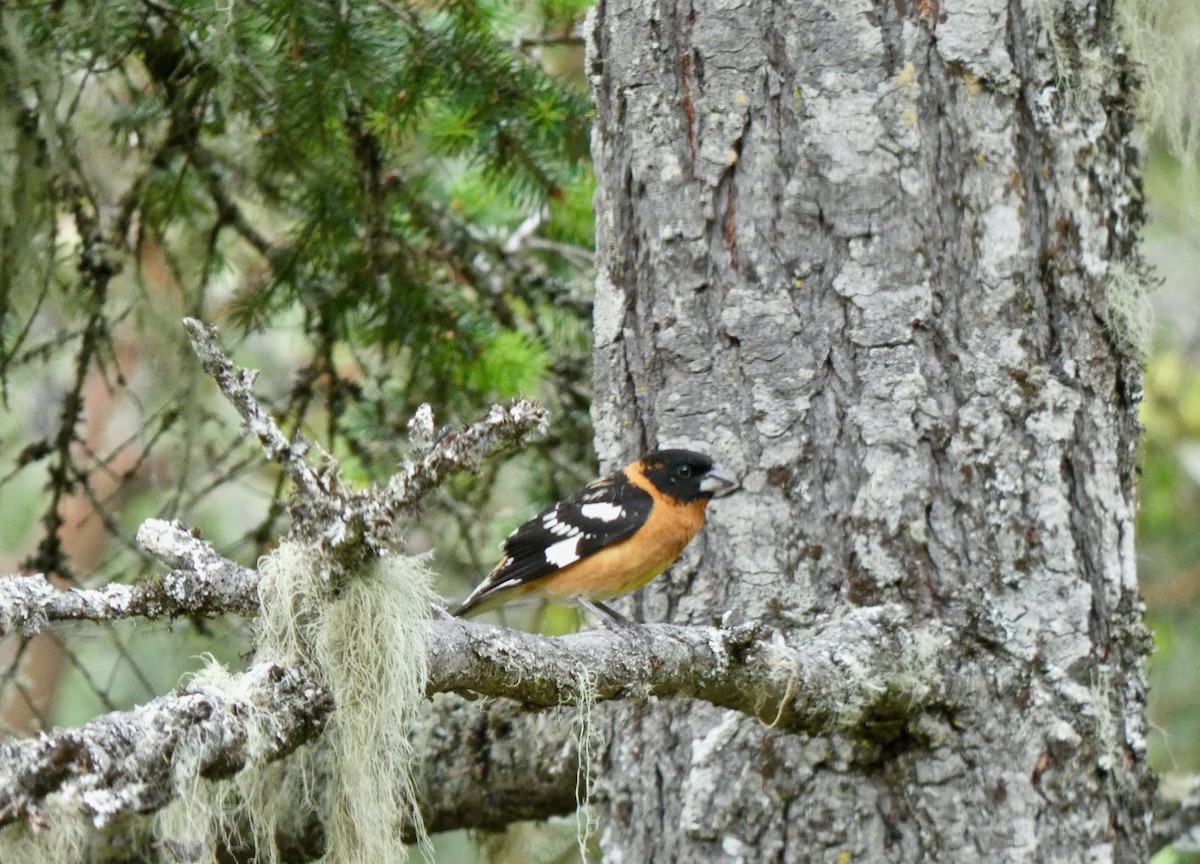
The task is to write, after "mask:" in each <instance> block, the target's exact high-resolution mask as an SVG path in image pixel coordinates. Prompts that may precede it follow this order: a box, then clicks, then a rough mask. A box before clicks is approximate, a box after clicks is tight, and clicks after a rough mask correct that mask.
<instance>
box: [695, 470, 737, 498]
mask: <svg viewBox="0 0 1200 864" xmlns="http://www.w3.org/2000/svg"><path fill="white" fill-rule="evenodd" d="M739 485H740V484H739V483H738V481H737V479H736V478H735V477H734V476H733V475H732V474H730V473H729V472H728V471H726V470H725V469H724V468H722V467H721V466H720V465H718V464H716V463H715V462H714V463H713V466H712V467H711V468H709V469H708V471H706V472H705V474H704V479H703V480H701V481H700V491H701V492H710V493H712V495H713V497H715V498H719V497H720V496H722V495H728V494H729V493H730V492H732V491H733V490H734V489H736V488H737V487H738V486H739Z"/></svg>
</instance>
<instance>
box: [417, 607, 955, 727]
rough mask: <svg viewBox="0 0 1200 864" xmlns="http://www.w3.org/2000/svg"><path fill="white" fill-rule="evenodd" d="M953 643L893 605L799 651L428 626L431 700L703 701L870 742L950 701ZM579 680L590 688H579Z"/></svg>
mask: <svg viewBox="0 0 1200 864" xmlns="http://www.w3.org/2000/svg"><path fill="white" fill-rule="evenodd" d="M949 644H950V640H949V637H948V635H947V634H946V633H945V632H944V631H942V630H940V629H938V628H936V627H929V628H925V629H922V628H914V627H912V626H911V625H910V623H909V621H908V619H907V616H905V615H904V613H903V611H902V610H901V609H900V607H896V606H878V607H870V608H861V609H855V610H853V611H852V612H850V613H849V614H847V615H845V616H844V617H842V618H838V619H835V620H833V621H830V622H828V623H827V624H825V625H824V626H823V627H821V628H820V629H819V630H818V631H816V632H815V633H813V634H810V635H809V637H808V638H806V639H805V640H804V641H803V642H800V643H799V644H795V645H792V644H789V642H788V641H787V640H785V639H784V637H783V634H782V633H780V632H779V631H777V630H773V629H772V628H769V627H765V626H761V625H757V624H748V625H743V626H740V627H734V628H730V629H719V628H715V627H678V626H674V625H670V624H648V625H641V626H636V627H631V628H628V629H625V628H622V629H612V628H605V627H593V628H592V629H590V630H585V631H583V632H580V633H576V634H573V635H570V636H564V637H559V638H550V637H546V636H535V635H531V634H528V633H521V632H517V631H514V630H501V629H499V628H494V627H482V626H479V625H471V624H466V623H464V622H462V621H460V620H458V619H454V618H451V619H445V620H441V621H437V622H434V627H433V633H432V636H431V641H430V645H429V670H430V673H429V674H430V678H429V692H431V693H435V692H445V691H457V690H469V691H473V692H476V693H480V694H483V695H486V696H500V697H505V698H508V699H513V700H515V701H517V702H520V703H522V704H524V705H527V706H534V707H547V706H553V705H563V704H568V703H573V702H576V701H578V699H579V698H580V688H581V686H584V687H586V690H587V691H588V692H587V693H585V694H584V695H585V697H588V698H594V699H596V700H597V701H606V700H610V699H628V698H645V697H647V696H660V697H671V698H685V699H702V700H704V701H706V702H711V703H712V704H713V705H718V706H720V707H723V708H731V709H733V710H735V711H740V712H741V713H743V714H748V715H750V716H752V717H757V718H758V719H759V720H762V721H763V722H764V723H769V724H770V725H772V726H776V727H779V728H784V729H789V730H792V731H796V732H804V733H806V734H809V735H817V734H821V733H827V732H831V731H836V730H838V729H841V730H853V731H854V732H855V734H859V735H869V736H873V735H874V732H873V731H872V730H878V729H879V728H881V725H887V726H892V725H895V724H897V723H902V722H903V721H905V720H906V719H907V718H910V717H913V716H915V715H916V714H918V713H920V712H921V711H922V710H926V709H927V708H928V707H929V705H930V704H931V703H932V702H935V701H940V700H942V699H944V698H945V690H946V685H945V683H944V679H943V676H942V674H941V670H940V669H939V668H938V664H939V663H940V662H941V661H942V659H943V656H944V654H945V651H944V649H945V648H946V647H948V646H949ZM581 682H586V684H585V685H581Z"/></svg>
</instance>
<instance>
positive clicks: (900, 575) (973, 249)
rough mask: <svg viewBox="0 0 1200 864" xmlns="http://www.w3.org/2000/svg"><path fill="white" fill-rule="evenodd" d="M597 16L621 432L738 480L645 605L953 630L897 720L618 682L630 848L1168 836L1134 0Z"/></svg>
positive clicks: (912, 857) (606, 417)
mask: <svg viewBox="0 0 1200 864" xmlns="http://www.w3.org/2000/svg"><path fill="white" fill-rule="evenodd" d="M589 41H590V45H589V49H590V51H589V74H590V76H591V80H592V87H593V91H594V94H595V100H596V110H597V115H596V124H595V132H594V143H593V150H594V157H595V163H596V172H597V186H598V189H597V197H596V209H597V261H598V262H599V268H600V273H599V278H598V286H597V297H596V330H595V332H596V363H595V369H596V372H595V375H596V388H595V389H596V396H595V403H594V405H595V407H594V411H593V416H594V420H595V423H596V430H597V447H598V451H599V453H600V454H601V457H602V460H603V461H604V462H605V463H606V465H609V466H611V465H616V464H619V463H621V462H623V461H624V460H625V459H626V458H627V457H628V456H630V455H631V454H634V453H637V452H639V451H642V450H645V449H647V448H649V447H652V446H658V445H686V446H694V447H696V448H698V449H703V450H706V451H708V452H710V453H712V454H713V455H714V456H716V457H717V458H719V459H720V460H721V461H722V462H724V463H725V464H727V465H729V467H731V468H733V469H735V470H736V471H737V472H738V473H740V474H742V475H743V477H744V478H745V479H744V492H743V493H742V494H741V495H740V496H737V497H735V498H732V499H728V500H726V501H721V502H718V503H716V504H714V506H713V507H712V508H711V510H710V513H711V516H710V521H709V525H708V527H707V528H706V529H705V532H704V533H703V535H702V537H701V539H700V540H699V541H698V542H697V543H695V544H693V546H692V547H691V549H690V550H689V551H688V552H687V553H686V554H685V558H684V560H683V562H682V563H681V564H679V565H677V566H676V567H675V568H674V569H673V570H672V571H671V572H670V573H669V574H668V575H667V576H666V577H664V578H661V579H659V580H657V581H656V582H655V583H652V584H651V585H650V586H649V587H648V588H647V589H646V590H645V591H643V592H642V593H641V595H640V596H639V597H638V599H637V600H636V601H635V602H634V603H633V604H632V605H633V606H634V607H635V608H634V610H633V611H634V614H637V615H639V616H640V617H642V618H643V619H644V620H647V621H671V622H675V623H710V622H713V621H714V620H718V619H720V618H722V616H726V615H728V616H729V617H730V620H732V621H733V622H739V621H757V622H762V623H766V624H769V625H771V626H775V627H779V628H781V629H783V630H784V631H785V632H789V633H790V634H792V635H793V636H794V637H798V636H800V635H801V634H803V633H804V632H805V631H807V630H810V629H811V628H813V627H814V626H816V625H817V623H818V622H820V621H822V620H824V619H825V618H826V617H827V616H830V615H834V614H838V613H839V612H841V611H844V610H845V609H846V608H847V607H854V606H873V605H876V604H881V603H899V604H903V605H905V606H906V607H907V608H908V609H909V610H910V611H911V613H912V614H913V616H914V618H915V619H916V620H926V621H929V622H937V623H939V624H941V625H944V626H948V627H949V628H951V629H952V630H953V631H954V632H955V634H956V637H955V644H954V645H953V647H952V649H951V650H952V651H953V652H954V655H955V656H957V658H958V661H957V663H958V668H957V679H956V681H955V683H954V691H955V693H954V697H953V698H952V699H951V701H952V702H954V703H955V708H954V709H953V710H952V711H947V712H944V713H941V714H937V713H931V714H927V715H925V716H924V718H923V720H922V722H921V724H919V725H918V726H917V727H915V728H912V729H909V730H908V731H906V732H905V734H903V735H900V736H898V737H894V738H890V739H889V738H886V737H883V738H877V739H874V740H871V739H850V738H847V737H844V736H838V735H833V736H828V737H815V738H807V737H803V736H797V735H790V734H787V733H784V732H781V731H779V730H776V729H771V728H768V727H766V726H764V725H763V724H761V723H759V722H758V721H756V720H754V719H752V718H749V717H746V716H744V715H737V714H733V713H731V712H728V711H725V710H722V709H719V708H715V707H712V706H709V705H698V704H663V703H652V704H648V705H631V706H616V708H615V710H614V711H613V712H612V713H611V714H610V715H608V716H609V717H610V718H611V722H610V727H609V742H610V743H609V746H608V749H607V752H606V754H605V759H604V767H603V769H602V771H601V777H602V785H601V791H600V801H599V804H600V807H601V811H602V817H603V821H604V825H605V828H604V834H603V840H602V846H603V849H604V852H605V858H606V860H608V861H614V862H619V861H626V862H635V861H655V862H690V861H696V862H700V861H704V862H707V861H721V860H740V861H814V862H817V861H819V862H833V861H840V860H853V861H897V862H906V864H913V862H933V861H937V862H943V861H956V862H974V861H979V862H992V861H1084V860H1092V861H1139V860H1144V859H1145V856H1146V850H1147V835H1148V814H1149V798H1150V787H1151V781H1150V778H1149V774H1148V772H1147V769H1146V766H1145V761H1144V745H1145V741H1144V734H1145V729H1144V721H1143V701H1144V697H1145V679H1144V674H1143V658H1144V654H1145V652H1146V650H1147V634H1146V631H1145V629H1144V627H1143V625H1142V623H1141V614H1140V613H1141V604H1140V601H1139V599H1138V597H1137V593H1136V585H1135V562H1134V554H1133V508H1134V491H1133V476H1132V475H1133V468H1134V445H1135V438H1136V431H1137V425H1136V401H1137V398H1138V391H1139V386H1140V379H1139V372H1138V366H1137V358H1136V357H1135V356H1133V355H1134V354H1135V352H1134V351H1133V350H1132V349H1131V348H1130V347H1129V345H1128V341H1127V338H1126V337H1127V334H1126V333H1125V332H1124V330H1123V329H1122V328H1123V324H1124V323H1126V322H1125V321H1124V319H1122V318H1121V316H1120V315H1119V314H1117V313H1118V310H1120V309H1121V308H1122V307H1123V301H1124V300H1125V299H1127V298H1126V297H1125V296H1124V294H1125V293H1127V292H1128V291H1129V285H1130V283H1131V281H1133V277H1132V276H1131V274H1133V273H1136V272H1137V269H1138V263H1137V260H1136V253H1135V251H1134V242H1135V236H1134V232H1135V230H1136V228H1137V226H1138V224H1139V221H1140V194H1139V189H1138V186H1137V183H1136V179H1135V176H1136V175H1135V171H1136V167H1137V164H1136V163H1137V156H1136V153H1135V152H1134V151H1133V150H1132V148H1131V147H1130V145H1129V144H1128V134H1129V130H1130V124H1131V116H1130V107H1129V102H1128V99H1129V93H1128V88H1129V87H1130V86H1131V85H1130V81H1129V72H1128V63H1127V61H1126V59H1125V58H1124V56H1123V55H1122V53H1121V52H1120V50H1119V48H1118V46H1117V43H1116V37H1115V34H1114V30H1113V20H1112V7H1111V3H1110V2H1106V0H1102V2H1085V0H970V2H954V3H945V4H939V3H938V2H937V0H928V2H927V0H915V2H903V0H901V2H895V0H874V2H871V0H849V2H845V0H805V2H796V3H766V2H754V3H747V4H737V5H730V4H723V3H711V2H705V0H693V2H684V3H678V4H673V3H664V2H632V0H600V2H599V4H598V5H597V7H596V8H595V10H594V12H593V17H592V19H591V32H590V35H589ZM701 561H702V562H703V568H701V567H700V566H699V564H700V562H701ZM842 856H845V858H843V857H842Z"/></svg>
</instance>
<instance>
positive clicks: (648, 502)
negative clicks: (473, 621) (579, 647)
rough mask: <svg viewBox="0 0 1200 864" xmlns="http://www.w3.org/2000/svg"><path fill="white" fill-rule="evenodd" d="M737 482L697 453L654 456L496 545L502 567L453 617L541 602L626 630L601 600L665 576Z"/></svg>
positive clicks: (669, 452) (595, 483)
mask: <svg viewBox="0 0 1200 864" xmlns="http://www.w3.org/2000/svg"><path fill="white" fill-rule="evenodd" d="M737 486H738V482H737V480H735V479H734V477H733V476H732V475H731V474H729V472H727V471H726V470H725V469H724V468H722V467H721V466H720V465H718V464H717V463H716V462H714V461H713V460H712V459H710V458H709V457H708V456H706V455H704V454H703V453H697V452H694V451H692V450H678V449H672V450H654V451H652V452H650V453H647V454H646V455H645V456H643V457H642V458H640V459H638V460H636V461H634V462H631V463H630V464H628V465H626V466H625V467H624V468H622V469H621V470H620V471H614V472H613V473H612V474H609V475H607V476H605V477H601V478H600V479H598V480H593V481H592V482H591V483H589V484H588V485H587V486H585V487H583V488H582V489H580V490H579V491H578V492H576V493H575V494H574V495H571V496H570V497H568V498H565V499H564V500H562V501H559V502H558V503H557V504H555V505H554V506H553V507H549V508H547V509H545V510H543V511H542V512H541V513H539V514H538V515H537V516H534V517H533V518H532V519H530V520H529V521H528V522H526V523H524V524H523V525H521V526H520V527H518V528H517V529H516V530H514V531H513V532H512V533H511V534H509V535H508V538H507V539H506V540H505V541H504V542H503V543H501V544H500V549H501V551H502V552H503V557H502V558H501V559H500V563H499V564H497V565H496V566H495V568H494V569H493V570H492V571H491V572H490V573H489V574H488V575H487V577H486V578H485V579H484V580H483V581H482V582H481V583H479V586H478V587H476V588H475V590H474V591H472V592H471V593H470V595H469V596H468V597H467V599H466V600H464V601H463V602H462V604H461V605H460V606H459V607H458V608H457V609H455V610H454V612H453V613H452V614H453V615H454V616H455V617H462V616H466V615H475V614H478V613H481V612H485V611H487V610H489V609H494V608H496V607H497V606H500V605H502V604H504V603H507V602H509V601H510V600H515V599H517V598H520V597H525V596H528V595H541V596H544V597H546V598H548V599H550V600H554V601H556V602H568V603H569V602H574V603H575V604H577V605H579V606H581V607H583V608H584V609H587V610H588V611H589V612H591V613H592V614H593V615H596V616H597V618H598V619H599V620H601V621H603V620H604V617H603V616H607V617H608V618H610V619H612V620H613V621H615V622H618V623H626V624H627V623H629V622H628V621H627V620H626V619H625V618H624V616H622V615H620V614H619V613H618V612H616V611H615V610H613V609H611V608H609V607H608V606H606V605H605V604H604V602H603V601H605V600H608V599H610V598H612V597H616V596H618V595H621V594H627V593H629V592H630V591H634V590H636V589H638V588H640V587H642V586H643V585H645V584H646V583H647V582H649V581H650V580H651V579H653V578H654V577H655V576H657V575H659V574H660V573H662V572H663V571H664V570H666V569H667V568H668V567H669V566H671V564H673V563H674V562H675V559H676V558H678V557H679V555H680V553H682V552H683V549H684V547H685V546H687V544H688V543H689V542H690V541H691V539H692V538H693V537H695V536H696V532H698V531H699V530H700V527H701V526H702V525H703V524H704V515H705V511H706V509H707V507H708V502H709V501H710V500H711V499H712V498H713V497H715V496H720V495H725V494H728V493H730V492H732V491H733V490H734V489H736V488H737Z"/></svg>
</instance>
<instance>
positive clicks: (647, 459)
mask: <svg viewBox="0 0 1200 864" xmlns="http://www.w3.org/2000/svg"><path fill="white" fill-rule="evenodd" d="M641 461H642V465H643V466H644V468H643V470H644V471H645V474H646V479H647V480H649V481H650V482H651V483H653V484H654V485H655V486H656V487H658V489H659V491H660V492H662V493H663V494H664V495H669V496H670V497H672V498H674V499H675V500H676V501H679V502H681V503H684V504H690V503H691V502H693V501H699V500H705V501H707V500H708V499H709V498H712V497H713V496H714V495H724V494H726V493H728V492H732V491H733V490H734V489H735V488H736V487H737V485H738V483H737V480H735V479H734V478H733V475H731V474H730V473H729V472H728V471H726V470H725V469H724V468H722V467H721V466H720V465H718V464H717V463H716V462H714V461H713V460H711V459H709V458H708V457H707V456H705V455H704V454H703V453H696V452H695V451H693V450H655V451H654V452H652V453H647V454H646V455H645V456H643V457H642V460H641Z"/></svg>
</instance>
